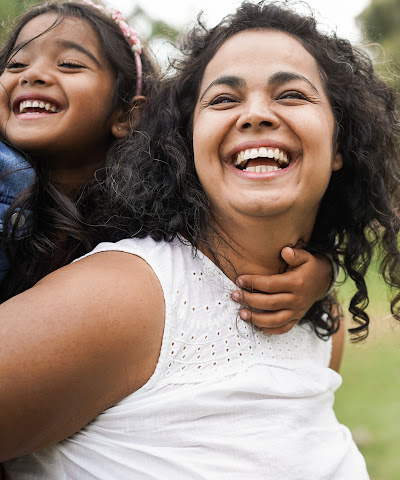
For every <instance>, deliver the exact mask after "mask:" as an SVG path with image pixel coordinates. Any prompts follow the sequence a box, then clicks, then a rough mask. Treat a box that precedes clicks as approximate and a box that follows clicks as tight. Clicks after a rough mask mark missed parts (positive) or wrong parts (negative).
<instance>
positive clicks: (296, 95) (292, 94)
mask: <svg viewBox="0 0 400 480" xmlns="http://www.w3.org/2000/svg"><path fill="white" fill-rule="evenodd" d="M286 99H287V100H293V99H295V100H306V101H309V99H308V97H307V96H306V95H304V94H303V93H301V92H297V91H296V90H290V91H288V92H284V93H282V94H280V95H279V97H278V100H286Z"/></svg>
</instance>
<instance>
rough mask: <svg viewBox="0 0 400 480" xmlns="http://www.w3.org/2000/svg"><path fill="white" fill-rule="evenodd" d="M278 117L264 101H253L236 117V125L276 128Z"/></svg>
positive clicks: (241, 126)
mask: <svg viewBox="0 0 400 480" xmlns="http://www.w3.org/2000/svg"><path fill="white" fill-rule="evenodd" d="M279 124H280V119H279V117H278V116H277V115H276V113H275V112H274V111H273V109H271V107H270V106H269V105H267V104H266V103H265V101H254V102H252V104H251V105H249V106H248V108H247V109H246V111H244V112H243V113H242V115H241V116H240V117H239V118H238V121H237V127H238V128H239V129H241V130H242V129H252V130H257V129H264V128H266V127H269V128H277V127H278V126H279Z"/></svg>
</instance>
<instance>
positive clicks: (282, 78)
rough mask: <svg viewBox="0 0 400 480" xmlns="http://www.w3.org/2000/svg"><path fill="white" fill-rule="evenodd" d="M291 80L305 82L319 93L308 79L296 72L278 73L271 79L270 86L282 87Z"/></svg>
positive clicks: (269, 80)
mask: <svg viewBox="0 0 400 480" xmlns="http://www.w3.org/2000/svg"><path fill="white" fill-rule="evenodd" d="M291 80H303V81H304V82H307V83H308V84H309V85H310V86H311V88H312V89H313V90H315V92H317V93H319V92H318V90H317V88H316V87H315V85H314V84H313V83H312V82H310V80H308V78H306V77H303V75H300V74H299V73H294V72H276V73H274V74H273V75H271V76H270V77H269V79H268V84H269V85H273V86H275V85H282V84H284V83H287V82H290V81H291Z"/></svg>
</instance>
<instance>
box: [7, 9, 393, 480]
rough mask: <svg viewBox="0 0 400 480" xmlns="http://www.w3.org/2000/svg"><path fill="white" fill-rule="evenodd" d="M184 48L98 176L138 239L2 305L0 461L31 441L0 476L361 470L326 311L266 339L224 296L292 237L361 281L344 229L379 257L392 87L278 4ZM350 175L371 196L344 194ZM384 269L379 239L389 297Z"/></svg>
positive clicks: (356, 474) (262, 268) (228, 22)
mask: <svg viewBox="0 0 400 480" xmlns="http://www.w3.org/2000/svg"><path fill="white" fill-rule="evenodd" d="M191 42H192V43H191V47H192V48H191V53H188V54H187V55H186V56H185V57H184V59H183V62H182V64H181V66H180V69H179V70H178V71H177V73H176V75H175V77H174V78H171V80H168V81H167V82H166V85H165V89H164V91H161V92H160V97H159V98H158V101H157V100H156V101H155V102H154V107H153V108H155V109H158V110H157V111H158V117H159V118H158V119H154V116H153V115H152V114H151V111H149V114H148V115H149V116H148V118H149V119H150V120H146V119H144V120H143V122H144V123H143V125H142V129H143V131H144V134H143V135H140V136H139V137H140V138H139V139H136V138H135V137H133V138H132V139H131V140H130V142H129V143H128V144H127V146H126V148H125V150H124V151H122V152H121V165H120V167H119V169H118V172H116V173H115V175H117V176H115V175H114V176H113V179H114V182H113V183H112V185H111V187H112V189H113V190H114V191H115V194H116V195H115V197H114V198H112V199H111V200H112V202H110V204H111V205H112V207H113V208H116V207H118V210H116V211H117V212H118V220H120V221H122V225H123V227H124V228H125V227H127V228H130V229H131V232H132V233H135V236H136V238H131V239H128V240H122V241H120V242H118V243H117V244H109V243H107V244H100V245H99V246H98V247H97V248H96V249H95V250H94V252H93V253H95V255H91V254H90V255H89V256H87V257H86V258H84V259H82V260H79V261H77V262H76V263H74V264H73V265H69V266H67V267H65V268H62V269H60V270H58V271H57V272H54V273H52V274H51V275H49V276H48V277H46V278H44V279H43V280H41V281H40V282H39V283H38V284H37V285H36V286H35V287H33V288H32V289H30V290H28V291H27V292H25V293H23V294H21V295H19V296H17V297H15V298H13V299H11V300H9V301H8V302H6V303H5V304H3V305H2V306H1V307H0V320H1V322H0V325H1V328H2V333H5V334H6V335H8V336H9V338H10V345H11V346H6V348H5V349H4V350H3V351H1V353H0V374H1V376H2V379H4V381H3V382H2V386H1V391H0V408H1V411H2V412H6V415H4V418H3V419H2V420H1V421H2V424H1V425H0V427H1V431H2V432H6V433H7V435H9V438H8V441H7V442H3V444H2V445H1V448H0V452H1V455H2V458H3V459H6V458H12V457H16V456H20V455H23V454H25V453H28V452H31V451H34V450H38V449H41V450H40V451H38V452H37V453H36V454H32V455H27V456H25V457H22V458H19V459H16V460H11V461H9V462H6V469H7V470H8V472H9V473H10V474H12V475H13V476H14V477H13V478H17V479H21V478H63V476H64V477H67V478H104V479H108V478H121V479H124V478H127V479H128V478H143V479H146V478H181V479H188V478H227V476H228V475H229V478H237V479H243V478H274V479H278V478H280V479H292V478H296V479H309V478H316V479H322V478H337V479H353V478H357V479H365V478H368V474H367V472H366V468H365V463H364V460H363V459H362V457H361V455H360V453H359V452H358V450H357V448H356V446H355V444H354V443H353V441H352V439H351V435H350V433H349V431H348V430H347V429H346V428H345V427H343V426H341V425H340V424H339V423H338V422H337V420H336V418H335V416H334V414H333V411H332V404H333V393H334V390H335V389H336V388H337V387H338V386H339V384H340V377H339V375H338V374H337V373H336V372H335V371H333V370H332V369H330V368H328V366H329V365H330V366H331V367H336V366H337V363H338V359H339V357H340V344H341V342H340V332H342V330H340V331H339V333H338V334H336V335H333V341H332V340H331V338H330V337H331V336H332V334H333V333H334V332H335V331H337V329H338V320H337V315H336V314H335V312H334V311H332V310H330V309H329V308H328V307H329V305H325V308H327V309H328V310H327V313H326V314H325V315H324V316H322V317H321V316H320V315H319V314H318V309H319V308H320V306H317V307H316V308H315V310H314V311H313V312H311V313H310V316H309V317H307V318H306V319H305V320H304V321H303V323H302V324H300V325H297V326H295V327H294V328H292V330H290V332H288V333H286V334H284V335H282V336H273V335H268V334H265V333H263V332H261V331H259V330H257V329H255V328H252V327H251V326H248V325H247V324H246V323H244V322H242V321H241V320H240V319H239V318H238V316H237V313H238V312H237V308H235V305H234V304H233V303H232V301H231V299H230V293H231V292H232V291H233V290H234V289H235V288H236V287H235V285H234V283H233V282H232V280H234V279H235V278H236V276H237V275H238V274H239V275H240V274H246V273H261V274H271V273H278V272H279V271H282V270H283V269H284V268H285V265H284V263H283V261H282V260H281V258H280V256H279V252H280V249H281V248H282V246H283V245H285V244H287V243H292V244H296V243H298V242H299V241H302V242H306V243H307V244H308V245H309V246H310V248H314V249H316V250H318V251H331V252H333V253H335V252H336V251H337V250H338V249H339V248H342V249H344V255H345V262H344V263H345V268H347V269H348V271H349V273H350V274H351V275H353V276H356V275H357V274H358V277H357V279H359V278H361V281H359V283H358V285H359V287H360V290H362V286H363V283H362V282H363V275H364V273H365V272H364V271H363V270H360V269H359V268H358V263H357V262H359V260H360V257H359V254H360V252H361V257H362V260H363V262H364V263H363V266H362V268H364V267H365V269H366V268H367V266H368V253H369V252H368V247H370V245H371V244H372V243H373V239H371V237H368V236H367V235H366V234H365V236H363V235H364V233H362V231H361V230H358V229H359V226H358V225H353V224H354V223H355V220H356V219H357V221H358V222H360V225H362V222H366V225H364V229H365V228H366V227H367V226H369V222H372V221H373V222H374V223H375V222H380V223H381V225H382V226H383V228H384V229H385V242H381V243H382V244H383V247H384V248H385V247H387V245H388V244H389V243H391V246H392V247H393V237H395V235H396V234H397V233H398V218H396V217H395V215H394V207H393V204H392V198H393V197H392V196H391V195H392V194H394V193H396V194H397V193H398V191H396V192H395V190H394V189H395V188H398V185H397V184H395V182H394V181H392V180H393V179H396V178H397V177H396V175H398V172H397V170H396V168H397V167H396V163H395V160H396V156H395V155H396V150H395V148H394V147H393V142H394V135H395V133H396V132H395V128H396V125H397V124H396V122H395V121H396V118H395V114H394V112H393V111H391V103H390V102H391V101H392V99H393V97H392V94H391V93H390V92H389V90H388V89H387V87H386V86H385V85H384V84H383V83H382V82H380V81H379V80H378V79H377V78H376V77H374V76H373V74H372V71H371V70H369V71H366V70H365V68H364V67H365V66H368V65H369V66H370V64H369V63H368V60H367V59H366V58H364V57H363V56H362V55H361V54H360V53H359V52H356V51H354V50H352V49H351V46H350V45H349V44H348V43H347V42H344V41H342V40H338V39H336V38H335V37H330V36H327V35H323V34H320V33H319V32H318V31H317V30H316V26H315V22H314V21H313V19H312V18H308V17H303V16H300V15H297V14H294V13H293V12H291V11H290V10H288V9H286V8H284V7H279V6H277V5H276V4H270V5H269V4H265V5H264V4H263V3H261V4H258V5H253V4H251V3H244V4H243V5H242V7H241V8H239V10H238V11H237V12H236V14H234V15H233V16H231V17H228V18H226V19H225V20H224V21H223V22H222V23H221V24H220V25H218V26H217V27H215V29H213V30H211V31H209V32H208V31H204V30H203V31H194V32H192V37H191ZM321 45H325V49H321ZM345 52H347V55H348V57H347V62H348V64H347V65H349V66H352V67H353V68H349V67H348V66H346V65H344V64H341V63H340V62H339V61H338V59H339V58H341V59H343V55H344V53H345ZM350 52H351V53H352V55H350ZM333 53H335V55H334V56H333ZM356 67H358V68H356ZM362 67H363V68H362ZM346 72H347V78H346V80H348V77H349V76H350V75H353V83H350V84H346V85H345V86H342V84H341V83H340V82H339V78H340V76H342V75H343V74H344V73H346ZM335 82H336V83H335ZM360 85H362V87H365V88H360ZM367 87H368V88H367ZM352 88H355V89H357V90H358V91H359V93H358V95H359V96H360V98H358V99H352V96H351V95H347V91H348V90H349V91H350V92H351V89H352ZM351 93H354V92H351ZM367 99H368V100H369V103H368V105H371V106H372V105H374V106H375V107H376V109H375V110H373V111H372V112H371V116H374V118H373V119H369V118H365V114H364V118H363V120H364V125H365V126H364V125H362V124H361V118H362V116H361V113H360V112H361V107H363V108H365V101H366V100H367ZM346 102H348V104H347V105H346ZM351 102H353V103H351ZM357 104H358V107H357ZM339 107H340V108H341V111H340V115H339V110H338V109H339ZM350 107H351V108H350ZM363 111H364V113H365V110H363ZM336 115H337V117H336ZM372 121H373V122H374V127H375V128H376V130H377V136H376V137H374V135H375V133H371V132H370V135H371V136H373V140H374V141H373V142H372V139H371V138H369V139H368V142H367V143H362V144H360V146H359V148H358V150H357V147H356V146H354V145H353V144H354V143H356V144H357V143H359V142H360V140H359V139H357V137H356V134H357V133H359V132H358V131H357V130H356V129H361V130H362V128H365V129H366V130H368V128H370V127H371V125H372ZM368 122H371V123H368ZM368 125H369V127H368ZM353 128H354V130H352V129H353ZM383 132H385V133H386V136H382V133H383ZM364 133H365V132H364ZM142 140H143V142H144V143H143V144H142V148H141V145H140V144H141V141H142ZM352 142H353V144H352ZM350 148H351V149H352V150H353V149H354V152H352V151H351V150H350ZM270 151H271V152H270ZM137 152H140V153H137ZM378 153H380V154H383V153H385V155H383V156H379V155H378ZM128 155H129V157H128ZM246 157H248V158H246ZM127 158H129V161H134V169H133V171H131V172H130V176H129V178H127V177H126V171H125V169H124V165H123V164H124V161H125V160H126V159H127ZM367 160H368V161H367ZM356 161H358V162H359V167H358V170H357V165H354V163H355V162H356ZM378 162H379V164H380V165H379V168H378V166H377V164H378ZM372 165H374V166H375V167H376V169H375V170H374V178H372ZM360 171H362V173H363V175H364V176H363V178H364V180H365V179H367V178H368V179H370V181H371V182H376V185H377V186H379V191H380V196H379V198H378V197H377V196H371V195H370V192H366V191H365V189H363V190H362V189H360V191H357V192H356V194H355V196H354V197H355V198H351V197H350V196H349V195H344V194H343V191H345V190H346V188H348V185H350V182H354V181H357V180H356V176H357V175H358V174H360ZM389 173H391V175H392V177H391V176H390V175H389ZM310 182H312V183H311V184H312V187H313V188H312V189H310V188H309V185H310ZM144 187H145V188H144ZM371 188H372V187H371ZM154 191H157V193H158V197H157V198H156V199H155V197H154ZM372 191H373V189H372ZM122 194H123V195H124V196H123V197H121V195H122ZM354 200H357V202H355V201H354ZM367 200H368V201H369V202H370V204H369V205H370V206H369V207H368V208H366V207H365V205H364V206H363V208H362V209H357V208H359V207H358V206H359V205H360V204H362V202H363V201H364V202H367ZM374 202H375V204H374ZM377 202H380V205H379V207H380V209H379V210H378V208H377ZM353 203H355V204H356V205H355V206H354V205H353ZM367 203H368V202H367ZM177 207H179V208H177ZM345 207H346V208H345ZM372 207H374V208H372ZM364 211H365V216H364V217H363V216H362V215H363V214H364ZM177 212H178V213H177ZM389 213H391V214H392V215H391V217H390V219H391V220H390V221H391V222H392V223H391V224H389V221H388V220H387V215H388V214H389ZM367 216H369V220H368V221H367V220H366V217H367ZM125 217H126V220H125V221H123V219H124V218H125ZM130 217H132V218H130ZM350 220H351V223H350ZM385 222H386V223H385ZM351 228H353V229H354V231H356V233H353V231H351ZM335 236H338V239H337V241H336V243H335ZM356 237H357V242H359V240H360V239H362V240H363V242H364V243H362V245H361V247H360V248H359V249H358V250H355V247H354V244H355V238H356ZM345 238H346V243H345V242H344V239H345ZM367 246H368V247H367ZM398 258H399V253H398V250H397V247H395V248H394V247H393V248H392V251H391V253H390V254H389V253H388V254H387V259H389V260H390V268H389V275H390V277H391V279H392V282H393V284H394V285H396V286H399V281H398V276H396V275H397V274H398ZM395 269H397V270H395ZM354 272H356V273H354ZM60 289H62V292H63V294H62V296H60V295H59V292H60ZM363 293H365V292H362V291H361V296H362V294H363ZM364 296H365V295H364ZM357 300H358V298H356V303H357ZM16 312H19V313H21V312H22V314H21V315H20V316H19V317H17V316H16ZM27 326H29V328H27ZM322 337H323V338H322ZM328 338H329V339H328ZM327 339H328V340H327ZM326 340H327V341H326ZM332 343H333V351H332V355H331V346H332ZM38 346H40V348H38ZM27 392H28V394H27ZM67 437H69V438H67ZM63 439H65V440H64V441H62V440H63ZM56 442H60V443H57V444H55V443H56ZM52 444H55V445H53V446H51V447H48V448H44V447H46V446H48V445H52ZM320 459H322V460H321V461H320Z"/></svg>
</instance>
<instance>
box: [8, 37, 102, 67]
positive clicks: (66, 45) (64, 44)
mask: <svg viewBox="0 0 400 480" xmlns="http://www.w3.org/2000/svg"><path fill="white" fill-rule="evenodd" d="M29 44H30V41H28V42H26V41H24V42H19V43H17V44H16V45H15V46H14V48H13V49H12V51H11V53H10V57H12V56H13V55H14V54H15V53H17V52H19V51H20V50H22V49H23V48H24V47H26V46H28V45H29ZM56 44H57V45H60V46H61V47H63V48H65V49H74V50H78V51H79V52H81V53H83V54H84V55H87V56H88V57H89V58H90V59H92V60H93V62H95V64H96V65H97V66H98V67H101V63H100V62H99V61H98V60H97V58H96V57H95V56H94V55H93V53H91V52H90V51H89V50H87V49H86V48H84V47H82V45H79V43H75V42H72V41H71V40H57V42H56Z"/></svg>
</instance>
